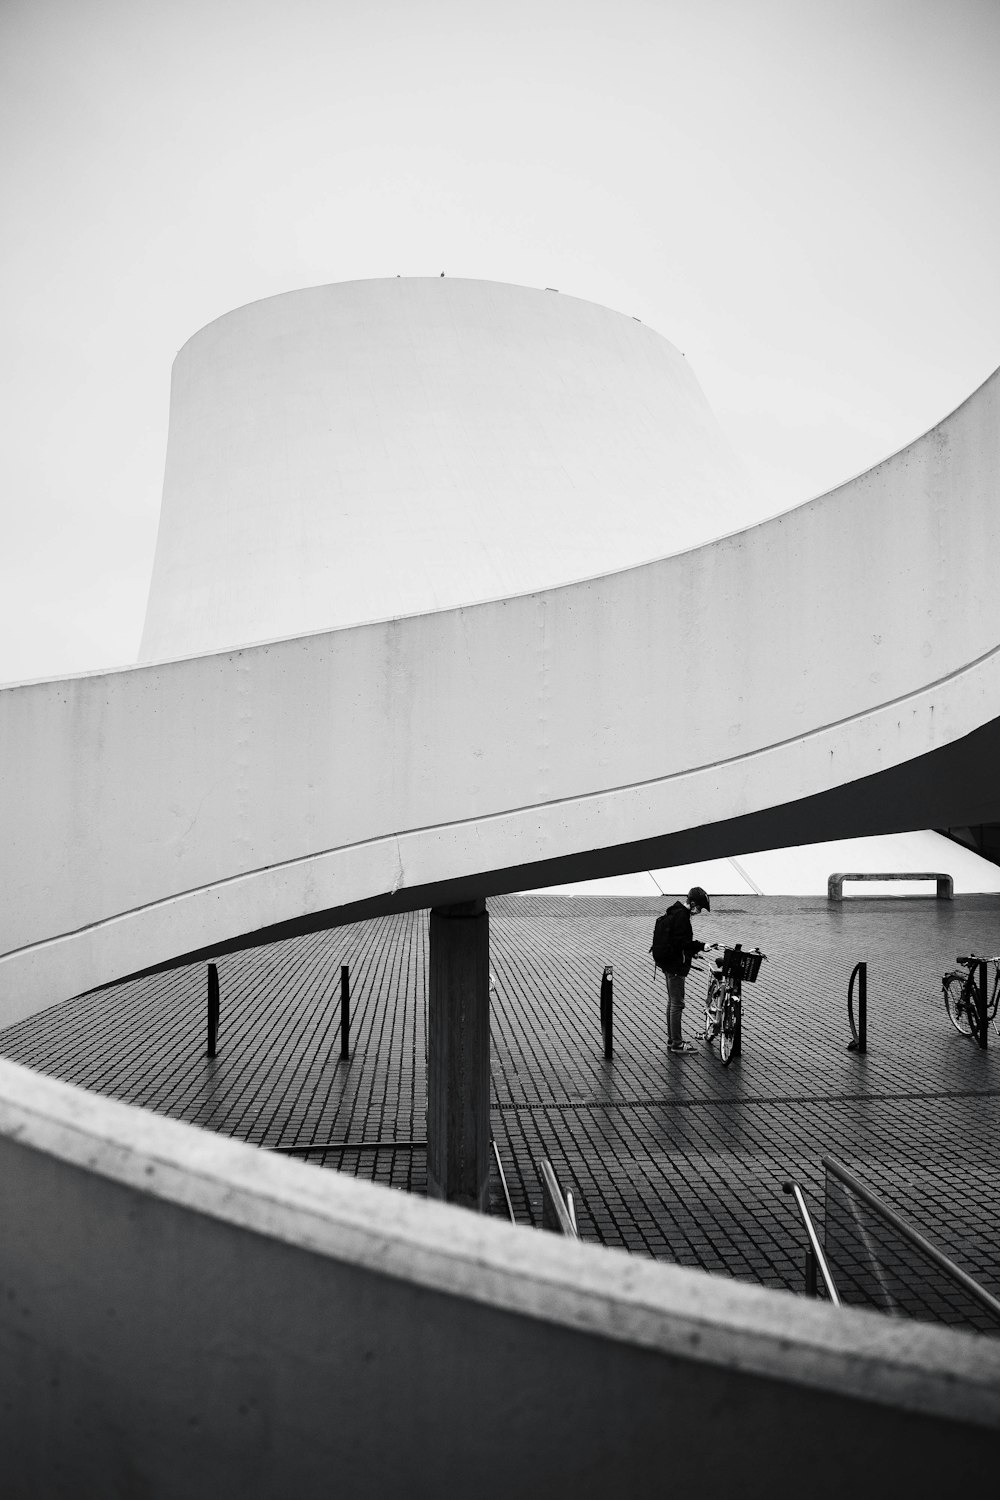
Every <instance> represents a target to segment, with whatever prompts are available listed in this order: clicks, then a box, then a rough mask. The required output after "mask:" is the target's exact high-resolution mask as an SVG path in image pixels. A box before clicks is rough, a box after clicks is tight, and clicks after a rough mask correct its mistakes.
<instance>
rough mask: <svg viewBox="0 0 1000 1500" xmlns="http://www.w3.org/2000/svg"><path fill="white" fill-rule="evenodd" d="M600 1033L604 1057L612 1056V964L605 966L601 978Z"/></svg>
mask: <svg viewBox="0 0 1000 1500" xmlns="http://www.w3.org/2000/svg"><path fill="white" fill-rule="evenodd" d="M601 1031H602V1032H603V1034H604V1056H605V1057H613V1056H614V1033H615V971H614V966H613V965H612V964H605V966H604V973H603V974H602V976H601Z"/></svg>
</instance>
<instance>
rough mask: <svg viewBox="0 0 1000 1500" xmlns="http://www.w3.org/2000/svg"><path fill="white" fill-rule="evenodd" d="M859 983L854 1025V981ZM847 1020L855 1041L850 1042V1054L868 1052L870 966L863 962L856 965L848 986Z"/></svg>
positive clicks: (848, 1046) (848, 1047) (848, 1048)
mask: <svg viewBox="0 0 1000 1500" xmlns="http://www.w3.org/2000/svg"><path fill="white" fill-rule="evenodd" d="M855 979H856V980H857V981H858V1021H857V1025H855V1023H854V981H855ZM847 1019H848V1020H849V1021H850V1023H851V1031H852V1032H853V1033H854V1036H853V1039H852V1040H851V1041H849V1042H848V1044H847V1050H848V1052H867V1051H868V965H867V964H866V963H865V962H864V961H863V960H862V962H861V963H857V964H855V965H854V972H853V973H852V975H851V979H850V983H849V984H848V986H847Z"/></svg>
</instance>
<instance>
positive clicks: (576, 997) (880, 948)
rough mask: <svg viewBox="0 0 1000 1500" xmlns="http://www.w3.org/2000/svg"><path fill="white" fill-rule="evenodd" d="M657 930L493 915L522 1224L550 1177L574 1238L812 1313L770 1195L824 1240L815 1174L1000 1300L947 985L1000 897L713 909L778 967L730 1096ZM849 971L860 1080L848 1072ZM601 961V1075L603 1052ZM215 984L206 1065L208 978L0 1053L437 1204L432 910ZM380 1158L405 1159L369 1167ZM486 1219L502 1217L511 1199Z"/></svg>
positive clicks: (4, 1037) (704, 928) (165, 981)
mask: <svg viewBox="0 0 1000 1500" xmlns="http://www.w3.org/2000/svg"><path fill="white" fill-rule="evenodd" d="M663 906H664V903H663V902H662V901H657V900H648V899H644V898H643V899H632V898H623V897H607V896H604V897H586V898H579V897H577V898H571V897H565V896H560V897H556V896H549V897H545V896H510V897H502V898H498V899H496V900H493V901H491V902H490V912H491V954H492V959H491V961H492V967H493V971H494V974H495V976H496V991H495V994H494V996H493V1100H492V1105H493V1114H492V1119H493V1133H494V1137H495V1140H496V1142H497V1145H498V1148H499V1152H500V1156H501V1159H502V1162H503V1165H504V1171H505V1174H506V1178H507V1183H508V1186H509V1189H510V1194H511V1198H512V1201H513V1206H514V1211H515V1215H516V1217H517V1219H518V1221H519V1222H520V1223H524V1224H535V1225H537V1224H539V1223H540V1222H541V1188H540V1181H539V1172H538V1168H539V1163H540V1160H541V1158H542V1157H543V1156H548V1157H549V1158H550V1159H551V1161H552V1163H553V1165H554V1166H555V1168H556V1171H557V1174H558V1175H559V1178H560V1180H561V1182H562V1183H563V1185H564V1186H567V1187H570V1188H571V1189H572V1191H573V1194H574V1198H575V1201H576V1204H577V1212H578V1218H579V1226H580V1231H581V1234H582V1236H583V1238H584V1239H587V1240H591V1241H598V1242H601V1243H604V1244H609V1245H618V1246H624V1247H625V1248H627V1249H629V1250H631V1251H633V1252H636V1253H638V1254H643V1255H648V1256H653V1257H655V1258H657V1259H660V1260H665V1261H676V1262H679V1263H681V1264H683V1265H689V1266H701V1267H703V1268H704V1269H706V1270H708V1271H715V1272H722V1273H725V1274H728V1275H732V1276H737V1277H741V1278H743V1279H745V1280H749V1281H757V1282H762V1283H764V1284H766V1285H769V1286H780V1287H790V1288H792V1289H795V1290H801V1287H802V1252H803V1243H804V1241H803V1233H802V1230H801V1227H800V1224H799V1222H798V1219H797V1216H796V1214H795V1211H794V1208H793V1206H792V1204H791V1200H790V1199H788V1198H786V1197H785V1196H784V1195H783V1194H782V1191H781V1184H782V1181H783V1180H784V1179H785V1178H787V1177H789V1176H794V1177H796V1178H797V1179H798V1180H799V1181H800V1182H801V1183H802V1185H803V1187H804V1189H805V1191H806V1196H807V1198H808V1200H809V1202H810V1204H811V1206H812V1208H813V1209H814V1212H815V1214H816V1216H817V1218H818V1219H819V1220H820V1222H821V1221H822V1212H823V1173H822V1169H821V1166H820V1158H821V1157H822V1156H823V1154H824V1153H828V1154H832V1155H835V1156H837V1157H839V1158H840V1159H841V1160H842V1161H844V1162H845V1163H846V1164H847V1165H848V1166H850V1167H853V1168H854V1169H855V1170H856V1171H857V1172H858V1174H859V1175H860V1176H861V1177H863V1178H864V1179H865V1180H866V1181H867V1182H868V1183H869V1184H870V1185H871V1186H872V1187H873V1188H874V1189H875V1191H877V1192H878V1193H880V1194H881V1195H882V1196H883V1197H884V1198H885V1199H886V1200H887V1201H888V1202H889V1203H890V1204H891V1205H892V1206H894V1207H895V1208H897V1209H898V1210H899V1211H900V1212H901V1213H903V1214H904V1215H905V1216H906V1217H907V1218H909V1219H910V1220H911V1222H913V1223H914V1224H915V1225H916V1226H917V1227H918V1228H920V1229H921V1230H923V1232H924V1233H925V1234H926V1235H927V1236H928V1237H929V1238H930V1239H932V1240H933V1241H935V1242H936V1243H937V1244H939V1245H940V1246H941V1248H942V1249H944V1250H946V1251H947V1252H948V1253H949V1254H950V1255H951V1256H953V1258H954V1259H955V1260H957V1261H958V1263H959V1264H960V1265H962V1266H964V1267H965V1268H966V1269H967V1270H969V1271H970V1272H971V1273H972V1274H973V1275H974V1276H976V1277H977V1278H978V1279H979V1280H980V1281H981V1282H982V1283H983V1285H984V1286H985V1287H986V1288H987V1289H989V1290H990V1291H992V1292H993V1293H994V1294H1000V1262H998V1256H997V1250H998V1233H997V1230H998V1224H1000V1167H998V1164H997V1157H998V1126H1000V1037H997V1036H996V1034H995V1033H994V1032H992V1031H991V1033H990V1042H991V1045H990V1048H989V1050H988V1051H987V1052H982V1051H980V1050H979V1049H978V1048H977V1047H976V1046H975V1045H974V1043H973V1042H971V1041H970V1040H967V1039H964V1038H962V1037H960V1036H959V1035H958V1034H957V1033H956V1032H955V1031H954V1030H953V1028H952V1027H951V1025H950V1023H949V1021H948V1019H947V1016H946V1015H945V1011H944V1007H943V1004H942V1001H941V987H940V975H941V973H942V972H943V970H944V969H945V968H950V967H952V966H953V964H954V959H955V956H956V955H957V954H959V953H965V952H968V951H976V952H980V953H994V952H996V951H998V949H1000V898H998V897H995V896H979V897H976V896H966V897H959V898H956V899H955V900H954V901H952V902H943V901H942V902H938V901H935V900H934V899H933V898H920V899H909V900H887V899H872V898H866V899H860V900H849V901H846V902H844V904H843V905H842V906H840V905H833V904H828V903H827V901H826V899H825V898H822V899H821V898H801V897H799V898H775V897H739V898H737V897H730V898H726V897H720V898H718V899H717V900H716V901H715V903H714V909H713V911H712V913H711V915H710V916H705V917H702V918H701V919H697V920H696V925H695V932H696V935H697V936H699V937H702V938H704V939H705V940H706V941H711V940H724V941H727V942H730V943H732V942H742V943H743V945H744V947H753V946H758V945H759V946H760V947H761V948H762V949H763V950H764V951H765V952H766V953H767V954H768V955H769V958H770V961H769V962H768V963H767V964H765V965H764V966H763V968H762V970H761V975H760V979H759V981H758V983H757V984H756V985H753V986H750V985H747V986H745V987H744V1016H745V1019H744V1044H743V1054H742V1056H741V1057H739V1058H737V1059H735V1060H734V1061H733V1063H732V1065H731V1067H730V1068H729V1069H728V1071H724V1070H723V1069H722V1068H721V1067H720V1064H719V1059H718V1050H717V1048H713V1049H712V1050H711V1051H710V1050H709V1049H708V1048H707V1047H705V1046H704V1044H703V1043H701V1042H699V1050H698V1053H697V1055H694V1056H689V1057H683V1058H681V1057H669V1056H668V1055H667V1052H666V1047H665V1042H666V1018H665V991H664V986H663V982H662V979H661V980H660V981H659V982H656V981H654V978H653V968H652V961H651V960H650V958H649V956H648V952H647V950H648V947H649V942H650V934H651V929H652V925H653V921H654V919H655V917H656V915H657V914H658V912H659V911H661V910H662V909H663ZM859 959H865V960H866V961H867V963H868V997H869V998H868V1045H869V1051H868V1055H867V1056H866V1057H858V1056H856V1055H855V1054H852V1053H848V1052H847V1050H846V1043H847V1041H848V1039H849V1035H850V1033H849V1028H848V1022H847V1013H846V992H847V982H848V978H849V976H850V973H851V970H852V968H853V966H854V964H855V962H856V961H857V960H859ZM606 963H611V964H613V965H614V971H615V990H614V998H615V1056H614V1059H613V1061H605V1059H604V1056H603V1048H602V1040H601V1033H600V1026H599V991H600V980H601V973H602V969H603V966H604V965H605V964H606ZM342 964H348V965H349V966H350V972H351V988H352V1009H353V1022H352V1028H351V1057H350V1060H349V1061H347V1062H343V1061H341V1058H340V1034H339V1017H340V1008H339V981H340V968H341V965H342ZM219 973H220V981H221V996H222V1004H221V1017H222V1019H221V1026H220V1032H219V1053H218V1057H217V1058H216V1059H215V1060H213V1061H209V1060H207V1059H206V1058H205V1056H204V1051H205V1008H206V1007H205V989H206V984H205V966H204V965H203V964H201V965H198V966H195V967H189V968H183V969H178V970H174V971H173V972H171V973H167V974H160V975H157V976H154V977H151V978H147V979H141V980H134V981H131V982H129V983H126V984H122V985H119V986H117V987H115V988H114V989H113V990H106V991H104V992H102V993H98V994H95V995H91V996H82V997H80V998H78V999H75V1000H72V1001H70V1002H67V1003H66V1004H63V1005H60V1006H57V1007H54V1008H53V1009H52V1010H50V1011H47V1012H45V1013H43V1014H41V1015H39V1016H35V1017H33V1018H32V1019H31V1020H29V1021H25V1022H23V1023H21V1024H20V1025H18V1026H15V1027H12V1028H10V1029H9V1030H8V1031H6V1032H2V1033H0V1051H2V1052H3V1053H4V1054H6V1055H7V1056H9V1057H12V1058H14V1059H16V1060H18V1061H21V1062H25V1063H28V1064H30V1065H31V1066H32V1067H36V1068H39V1069H41V1070H42V1071H44V1072H48V1073H53V1074H55V1075H57V1076H59V1077H61V1078H65V1079H68V1080H69V1081H71V1082H73V1083H78V1084H82V1085H83V1086H85V1087H87V1088H91V1089H95V1090H98V1091H100V1092H103V1093H107V1094H112V1095H114V1096H115V1097H117V1098H120V1099H125V1100H128V1101H129V1102H130V1103H133V1104H139V1105H142V1106H144V1107H146V1108H149V1109H154V1110H157V1111H159V1112H161V1113H163V1114H169V1115H172V1116H174V1117H175V1118H178V1119H183V1120H188V1121H191V1122H192V1123H194V1124H196V1125H199V1126H201V1127H203V1128H205V1129H209V1130H217V1131H220V1132H223V1133H224V1134H227V1135H232V1136H235V1137H238V1138H239V1139H242V1140H246V1141H250V1142H252V1143H254V1144H255V1145H260V1146H269V1147H273V1146H278V1145H283V1146H288V1145H295V1144H297V1143H302V1142H305V1141H311V1140H320V1141H323V1142H326V1141H330V1140H334V1141H337V1142H341V1141H345V1142H347V1143H348V1145H347V1146H346V1148H343V1147H339V1146H338V1148H337V1149H335V1150H329V1151H326V1152H319V1151H317V1152H314V1153H313V1154H312V1155H311V1156H309V1157H308V1158H305V1157H303V1158H302V1159H303V1160H309V1161H311V1162H312V1163H314V1164H315V1165H316V1166H321V1167H322V1166H325V1167H327V1168H336V1167H340V1168H341V1169H342V1170H344V1171H348V1172H352V1173H355V1174H357V1175H363V1176H367V1177H371V1178H373V1179H374V1180H376V1181H379V1182H384V1183H387V1184H389V1185H391V1186H393V1187H397V1188H402V1189H407V1190H409V1191H412V1192H418V1193H422V1192H424V1191H425V1185H426V1153H425V1149H424V1146H423V1142H424V1138H425V1134H426V1121H425V1106H426V1092H425V1021H426V973H427V914H426V912H422V913H414V914H410V915H405V916H401V917H395V918H384V919H380V920H375V921H372V922H369V923H364V924H359V925H357V926H353V927H344V928H338V929H334V930H332V931H329V932H325V933H320V934H316V935H313V936H310V937H306V938H302V939H298V940H294V941H290V942H286V943H279V944H274V945H272V946H270V947H267V948H259V949H255V950H250V951H248V952H246V953H243V954H237V955H235V956H231V957H228V958H225V959H223V960H221V961H220V963H219ZM704 988H705V976H704V974H696V975H693V976H692V978H691V980H690V981H689V986H688V996H689V1004H688V1009H687V1011H686V1013H685V1034H686V1035H687V1036H689V1037H692V1038H695V1039H697V1038H698V1035H699V1029H700V1028H699V1022H700V1019H701V1012H700V1004H699V1002H700V1000H701V997H702V996H703V994H704ZM388 1140H392V1141H395V1142H397V1143H399V1144H398V1145H396V1146H395V1147H389V1146H385V1145H383V1146H381V1147H380V1148H379V1149H377V1150H376V1149H361V1150H359V1149H357V1148H358V1146H359V1144H360V1143H369V1145H370V1143H372V1142H375V1141H381V1142H385V1141H388ZM494 1176H496V1174H495V1173H494ZM491 1196H492V1211H493V1212H495V1213H498V1214H503V1213H505V1207H504V1202H503V1197H502V1193H501V1190H500V1186H499V1181H498V1180H495V1181H493V1183H492V1184H491Z"/></svg>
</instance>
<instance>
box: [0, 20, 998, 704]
mask: <svg viewBox="0 0 1000 1500" xmlns="http://www.w3.org/2000/svg"><path fill="white" fill-rule="evenodd" d="M998 80H1000V3H998V0H865V3H854V0H738V3H727V0H698V3H694V0H691V3H683V0H612V3H605V0H594V3H587V0H573V3H565V4H564V3H556V0H532V3H528V4H521V3H520V0H505V3H504V4H503V5H496V4H490V5H486V4H477V3H475V0H464V3H448V0H408V3H379V0H364V3H357V0H281V3H271V0H161V3H154V0H0V122H2V134H0V142H2V145H0V194H2V203H3V220H4V232H3V235H2V236H0V260H2V264H0V388H2V390H0V394H2V412H3V428H4V434H3V443H2V445H0V507H2V525H3V531H2V538H3V540H2V546H0V681H3V680H6V681H10V680H14V679H17V678H24V677H31V676H42V675H54V674H57V673H63V672H74V671H81V670H86V669H89V668H93V667H99V666H110V665H120V664H122V663H125V662H129V661H131V660H133V659H134V657H135V654H136V651H137V648H138V642H139V635H140V631H141V626H142V615H143V610H144V606H145V596H146V588H147V584H148V580H149V572H150V567H151V563H152V555H153V546H154V542H155V536H156V520H157V514H158V508H159V498H160V487H161V483H162V473H163V457H164V450H165V444H166V429H167V403H168V396H169V383H170V366H171V362H172V360H173V358H174V355H175V354H176V352H177V350H178V349H179V347H180V346H181V344H183V343H184V342H185V340H186V339H188V338H189V337H190V335H191V334H192V333H194V332H195V331H196V330H197V329H198V328H200V327H202V326H203V325H204V324H206V323H208V322H210V321H211V320H212V319H213V318H216V317H218V316H219V315H220V314H222V313H224V312H226V311H228V310H229V309H231V308H234V307H237V306H239V305H241V304H243V303H246V302H250V301H254V300H256V299H257V298H260V297H266V296H269V295H271V294H273V293H276V292H283V291H287V290H289V289H291V288H294V287H300V286H309V285H316V284H319V283H324V282H331V281H343V280H350V279H353V278H357V277H372V276H394V275H396V274H397V273H401V274H403V275H437V274H438V273H439V272H440V271H445V272H447V273H448V274H449V275H452V276H472V277H485V278H488V279H492V280H497V281H509V282H517V283H521V284H524V285H527V286H537V287H544V286H554V287H558V288H559V289H560V290H561V291H562V292H566V293H571V294H573V295H575V296H579V297H585V298H589V299H591V300H593V301H596V302H600V303H603V304H605V305H607V306H609V307H613V308H616V309H618V310H619V311H621V312H624V313H629V314H634V315H635V316H637V317H640V318H641V319H642V321H643V322H644V323H646V324H648V325H650V326H651V327H653V328H655V329H657V330H658V331H659V332H660V333H662V334H664V335H665V336H666V337H667V338H669V339H670V340H671V341H672V342H674V343H675V344H677V345H678V347H679V348H681V349H682V350H684V352H685V353H686V355H687V357H688V360H689V361H690V363H691V365H692V367H693V368H694V371H695V373H696V374H697V375H698V377H699V379H700V381H701V384H702V386H703V387H704V389H705V392H706V394H707V396H708V399H709V401H710V402H711V404H712V406H713V408H714V410H715V412H716V414H717V416H718V417H719V419H720V421H721V422H722V424H723V426H724V427H725V429H726V430H727V432H728V434H729V437H730V439H731V441H732V443H733V445H734V447H735V448H736V449H737V451H738V452H739V453H740V454H741V455H742V457H743V459H744V461H745V462H746V464H747V466H748V468H749V469H750V470H751V472H752V473H753V475H754V476H755V478H756V479H757V480H758V482H759V483H761V484H763V485H764V486H765V488H766V489H767V490H768V491H770V493H771V494H772V495H773V502H774V503H773V506H771V507H770V508H771V509H774V510H777V509H780V508H783V507H784V506H787V505H790V504H793V503H795V502H796V501H798V500H802V499H807V498H809V497H810V496H811V495H813V494H816V493H819V492H820V491H822V490H824V489H827V488H829V487H830V486H831V485H833V484H835V483H837V482H838V481H839V480H841V479H844V478H847V477H848V476H849V475H851V474H852V473H855V472H856V471H857V470H859V469H861V468H865V467H867V466H868V465H870V464H872V463H874V462H877V461H878V460H879V459H880V458H883V457H885V456H886V454H888V453H889V452H891V451H893V450H895V449H896V448H899V447H901V446H902V445H903V444H905V443H906V442H908V441H910V440H911V439H912V438H914V437H916V436H917V435H918V434H919V433H920V432H922V431H923V430H925V429H926V428H927V427H928V426H930V425H932V424H933V423H934V422H936V421H937V420H938V419H939V418H941V417H942V416H944V415H945V414H946V413H947V412H948V411H950V410H951V409H952V408H953V407H955V406H956V405H957V404H958V403H959V402H960V401H962V400H964V398H965V397H966V396H967V395H969V394H970V393H971V391H972V390H974V389H975V387H976V386H977V385H979V384H980V383H981V382H982V381H983V380H984V379H985V378H986V376H987V375H989V374H990V373H991V371H992V370H993V369H994V368H995V367H996V366H997V365H998V364H1000V276H998V246H1000V172H998V164H1000V87H998Z"/></svg>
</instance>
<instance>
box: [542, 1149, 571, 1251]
mask: <svg viewBox="0 0 1000 1500" xmlns="http://www.w3.org/2000/svg"><path fill="white" fill-rule="evenodd" d="M541 1178H542V1228H543V1229H551V1230H553V1231H554V1232H555V1233H556V1234H565V1235H567V1236H568V1237H569V1238H570V1239H573V1240H578V1239H579V1238H580V1234H579V1231H578V1229H577V1227H576V1211H575V1209H574V1208H573V1200H572V1197H571V1195H570V1194H569V1193H567V1194H566V1197H565V1198H564V1197H563V1192H562V1188H561V1187H560V1186H559V1179H558V1178H557V1177H556V1174H555V1169H554V1167H553V1166H552V1163H551V1162H550V1161H549V1159H548V1157H543V1158H542V1168H541ZM567 1200H569V1201H568V1202H567Z"/></svg>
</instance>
